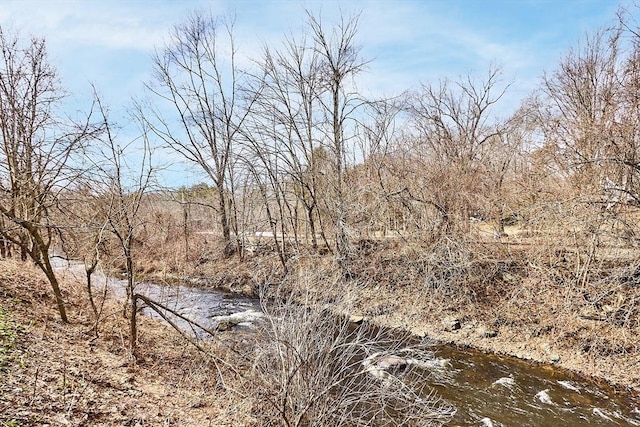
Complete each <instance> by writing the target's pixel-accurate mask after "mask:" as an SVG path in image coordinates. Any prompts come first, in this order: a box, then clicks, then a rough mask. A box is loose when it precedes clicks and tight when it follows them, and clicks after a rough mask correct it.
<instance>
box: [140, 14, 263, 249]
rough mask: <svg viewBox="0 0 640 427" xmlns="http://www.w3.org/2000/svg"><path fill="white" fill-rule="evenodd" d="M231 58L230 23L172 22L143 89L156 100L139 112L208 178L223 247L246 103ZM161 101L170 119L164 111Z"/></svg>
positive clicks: (206, 18) (204, 19)
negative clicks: (152, 79) (213, 190)
mask: <svg viewBox="0 0 640 427" xmlns="http://www.w3.org/2000/svg"><path fill="white" fill-rule="evenodd" d="M236 56H237V49H236V46H235V43H234V36H233V21H228V20H223V19H217V18H214V17H213V16H210V15H207V14H204V13H195V14H193V15H192V16H191V17H189V18H188V19H187V21H186V22H185V23H184V24H180V25H176V26H175V28H174V29H173V32H172V33H171V35H170V39H169V42H168V43H167V45H166V46H165V47H164V48H163V49H161V50H159V51H158V52H157V53H156V55H155V56H154V58H153V61H154V70H155V82H154V83H153V84H149V85H147V87H148V89H149V91H150V92H151V93H152V94H153V95H155V100H156V101H157V103H156V106H155V107H153V108H151V107H149V111H148V112H147V113H146V114H145V120H146V121H147V125H148V126H149V127H150V129H151V130H152V131H153V132H154V133H155V134H156V135H157V136H158V137H160V138H161V139H162V140H163V141H164V142H165V143H166V144H167V145H168V146H169V147H171V148H172V149H173V150H175V152H176V153H177V154H179V155H180V156H182V157H183V158H184V159H185V160H186V161H188V162H189V163H191V164H194V165H197V166H199V167H200V168H201V169H202V171H203V172H204V173H205V174H206V175H207V176H208V177H209V178H210V179H211V180H212V182H213V184H214V185H215V187H216V189H217V198H218V214H219V218H220V227H221V229H222V236H223V239H224V242H225V244H226V245H227V249H230V246H229V245H230V244H231V243H232V236H231V229H232V226H231V220H232V215H231V214H230V203H231V200H230V199H231V198H232V197H233V195H229V194H228V192H229V188H230V187H231V184H230V182H229V180H230V179H231V174H230V167H231V165H232V163H233V159H232V157H233V155H234V148H235V145H236V143H237V139H238V137H239V135H240V134H239V130H240V129H241V127H242V126H243V122H244V121H245V119H246V117H247V115H248V113H249V111H250V108H251V105H252V103H251V100H246V99H244V98H243V96H242V85H243V80H244V79H245V78H246V74H245V73H243V72H242V71H241V70H240V68H239V66H238V64H237V59H236ZM167 105H168V106H169V108H171V109H173V110H174V112H175V113H176V116H177V118H176V119H174V118H172V117H171V116H169V115H168V113H167V110H166V108H165V107H166V106H167Z"/></svg>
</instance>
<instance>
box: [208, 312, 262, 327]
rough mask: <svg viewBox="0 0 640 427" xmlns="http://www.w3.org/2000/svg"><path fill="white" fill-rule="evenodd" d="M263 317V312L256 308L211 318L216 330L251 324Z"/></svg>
mask: <svg viewBox="0 0 640 427" xmlns="http://www.w3.org/2000/svg"><path fill="white" fill-rule="evenodd" d="M263 317H264V313H262V312H260V311H256V310H247V311H242V312H240V313H233V314H229V315H228V316H215V317H213V318H212V319H211V320H212V321H213V322H214V323H215V324H216V330H218V331H227V330H229V329H231V328H232V327H234V326H236V325H240V324H252V323H255V322H257V321H258V320H260V319H262V318H263Z"/></svg>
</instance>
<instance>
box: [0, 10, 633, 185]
mask: <svg viewBox="0 0 640 427" xmlns="http://www.w3.org/2000/svg"><path fill="white" fill-rule="evenodd" d="M620 4H622V5H624V6H627V7H629V8H631V9H633V6H632V5H631V3H630V2H629V1H626V0H623V1H622V2H621V3H619V2H617V1H616V0H360V1H350V0H343V1H337V0H334V1H328V0H324V1H321V0H306V1H302V0H272V1H269V0H263V1H257V0H236V1H233V0H208V1H206V0H128V1H125V0H109V1H107V0H79V1H74V0H65V1H60V0H15V1H14V0H0V26H2V28H3V29H4V30H5V31H6V30H11V31H19V33H20V34H21V35H22V36H23V37H25V38H28V37H29V36H30V35H33V36H37V37H44V38H45V39H46V41H47V47H48V50H49V55H50V60H51V62H52V63H53V64H54V65H55V66H56V67H57V69H58V71H59V74H60V77H61V80H62V83H63V86H64V88H65V89H66V90H67V91H68V93H69V101H68V105H69V106H70V107H69V108H74V107H73V106H81V105H86V102H87V101H88V100H89V99H90V94H91V88H90V83H92V84H94V85H95V86H96V87H97V89H98V91H99V92H100V94H101V96H102V97H103V100H104V101H105V102H106V103H107V104H108V105H109V108H110V111H111V119H113V120H116V121H117V122H119V123H121V124H123V125H124V124H126V123H127V122H128V119H127V117H128V115H127V105H128V104H129V102H130V100H131V99H132V98H133V97H140V96H142V94H143V83H144V82H148V81H149V80H150V79H151V67H152V64H151V57H152V55H153V52H154V49H155V48H161V47H162V45H163V43H164V41H165V40H166V38H167V35H168V34H169V31H170V29H171V27H172V26H173V25H176V24H179V23H181V22H182V21H184V19H185V18H186V17H187V16H188V15H189V13H191V12H193V11H196V10H205V11H211V12H212V13H213V14H214V15H221V16H229V15H230V14H235V16H236V38H237V41H238V43H239V49H240V50H241V52H243V53H245V55H246V58H247V61H248V60H249V58H258V57H259V56H260V52H261V49H262V46H264V45H265V44H268V45H269V46H274V47H277V46H279V45H280V44H281V43H282V41H283V39H284V36H286V35H290V34H293V35H294V36H299V35H300V34H301V33H302V28H303V24H304V22H305V9H307V10H309V11H311V12H313V13H315V14H317V15H319V16H321V18H322V20H323V23H326V24H331V23H332V22H336V21H337V19H338V17H339V16H340V14H341V13H342V14H343V15H346V16H349V15H351V14H353V13H360V21H359V22H360V25H359V31H358V39H357V42H358V44H359V45H360V46H361V47H362V56H363V58H365V59H367V60H370V61H371V62H370V63H369V65H368V68H367V70H366V72H365V73H364V74H363V75H362V76H361V79H360V83H359V86H360V89H361V90H362V91H363V92H364V93H366V94H371V95H372V96H379V95H387V96H388V95H394V94H398V93H399V92H401V91H403V90H407V89H415V88H417V87H418V86H419V84H420V83H437V81H438V80H439V79H441V78H445V77H446V78H451V79H457V78H460V77H462V76H465V75H468V74H472V75H476V76H480V77H482V76H483V75H485V74H486V72H487V70H488V69H489V67H490V66H491V65H496V66H500V67H501V68H502V72H503V79H504V81H505V83H511V84H512V85H511V87H510V90H509V92H508V94H507V96H506V97H505V99H504V103H505V104H504V105H506V107H504V108H506V109H507V110H508V109H515V108H516V107H517V105H518V103H519V102H520V100H522V99H523V98H524V97H526V96H527V95H528V94H529V93H530V92H531V91H532V90H533V89H534V88H535V86H536V83H537V82H538V81H539V78H540V76H541V75H542V73H543V72H545V71H552V70H553V69H554V67H556V66H557V64H558V61H559V59H560V58H561V57H562V56H563V55H564V54H566V53H567V52H568V50H569V49H570V48H571V47H572V46H576V44H577V43H578V41H580V40H581V39H583V38H584V36H585V34H587V33H588V32H591V31H593V30H595V29H597V28H600V27H605V26H608V25H611V24H613V23H614V22H615V18H616V16H615V13H616V10H617V9H618V6H619V5H620ZM635 15H636V16H637V15H640V13H635ZM75 108H79V107H75ZM178 170H179V171H180V172H179V173H178V172H177V171H178ZM199 178H200V177H199V175H198V173H197V172H196V171H195V170H190V169H189V168H184V167H179V168H173V169H171V168H170V169H169V171H168V172H167V173H166V176H165V177H164V178H163V179H164V181H165V182H164V183H165V184H167V185H169V186H176V185H182V184H183V183H195V182H197V181H198V180H199Z"/></svg>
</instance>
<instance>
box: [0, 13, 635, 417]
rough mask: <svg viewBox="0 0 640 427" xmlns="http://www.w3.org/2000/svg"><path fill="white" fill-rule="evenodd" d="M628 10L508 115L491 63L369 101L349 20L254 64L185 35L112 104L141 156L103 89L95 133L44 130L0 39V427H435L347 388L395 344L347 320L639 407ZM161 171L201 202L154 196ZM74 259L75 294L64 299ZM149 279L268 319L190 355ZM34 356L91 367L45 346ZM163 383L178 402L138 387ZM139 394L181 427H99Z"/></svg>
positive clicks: (314, 28) (53, 117) (42, 85)
mask: <svg viewBox="0 0 640 427" xmlns="http://www.w3.org/2000/svg"><path fill="white" fill-rule="evenodd" d="M637 13H638V10H637V8H634V9H629V10H626V9H622V8H621V9H619V12H618V14H617V16H616V17H615V22H614V23H613V24H612V25H611V26H609V27H606V28H601V29H595V30H593V31H591V32H590V33H589V34H587V35H586V36H585V37H584V38H583V40H581V41H580V43H578V44H576V45H575V46H573V47H571V48H570V49H568V51H567V52H566V54H565V55H564V56H563V57H562V59H561V60H560V61H559V63H558V64H557V65H556V67H555V68H553V69H551V70H547V71H546V72H545V73H544V74H543V75H541V76H540V78H539V80H538V85H537V87H536V89H535V91H533V92H532V93H530V94H529V95H528V96H526V97H525V98H524V101H523V102H522V103H521V104H520V105H517V106H515V107H514V106H509V105H505V102H504V101H505V95H506V94H508V93H509V91H511V90H513V88H514V87H515V86H516V85H517V83H518V82H517V81H508V80H506V79H505V77H504V76H503V74H502V71H501V68H500V66H499V65H495V64H491V65H488V66H487V69H486V71H484V72H482V73H474V74H469V75H467V76H464V77H455V78H453V77H448V76H443V77H442V78H441V79H440V80H439V81H435V82H408V86H409V85H415V86H414V87H413V88H407V90H406V91H405V92H403V93H399V94H397V95H395V96H393V97H388V98H385V99H371V98H370V97H369V96H367V95H366V94H364V93H362V92H360V91H359V87H361V85H360V83H359V82H360V79H361V78H362V76H363V73H364V72H365V71H366V69H367V66H368V64H369V63H370V62H371V59H369V58H366V57H363V56H362V48H361V44H362V43H366V40H360V39H359V38H358V29H359V15H344V16H342V17H341V19H340V20H339V22H335V23H331V24H327V23H326V22H325V21H323V20H322V19H321V18H320V16H319V15H316V14H314V13H312V12H308V13H307V21H306V27H305V31H304V32H303V33H301V34H298V35H288V36H283V38H282V43H281V44H280V45H269V46H264V48H263V50H262V51H261V52H253V53H250V54H249V55H248V56H251V57H252V61H251V63H249V64H247V62H246V61H240V60H238V58H239V57H240V56H241V54H242V55H247V53H241V52H239V49H240V48H239V47H238V46H237V45H236V43H235V34H234V25H235V22H234V19H233V18H232V17H219V16H214V15H212V14H211V13H207V12H194V13H192V14H191V15H190V17H189V18H188V19H186V20H184V21H183V22H180V23H178V24H176V25H175V26H174V27H173V28H172V29H171V31H170V33H169V34H168V36H167V39H166V42H165V44H164V45H162V46H158V47H157V49H156V51H155V54H154V56H153V79H152V80H151V81H148V82H145V94H144V96H142V97H140V98H138V99H135V100H132V102H131V105H130V107H129V111H130V114H131V117H130V119H131V121H132V123H135V124H136V129H137V134H136V136H135V137H134V138H129V137H127V136H125V135H126V133H125V132H121V127H120V125H119V124H118V123H116V122H115V121H112V119H111V118H110V114H109V113H110V107H109V106H108V105H106V103H105V102H104V101H103V98H102V97H101V95H100V88H98V87H93V88H92V93H93V98H92V99H91V102H90V108H89V109H88V110H87V111H83V112H79V113H76V114H75V115H74V116H70V115H69V114H67V113H65V112H64V111H62V108H61V105H62V103H63V101H64V99H65V97H67V96H68V94H67V93H66V91H65V89H64V87H63V86H62V82H61V81H60V79H59V76H58V74H57V71H56V67H55V64H53V63H52V62H51V61H50V58H49V56H48V53H47V45H46V40H44V39H42V38H38V37H37V35H36V36H26V35H24V34H19V33H17V32H7V31H5V30H4V29H2V28H0V46H1V47H2V56H1V57H0V130H1V131H2V134H1V141H2V144H0V256H1V258H2V260H0V344H1V345H0V372H2V373H3V374H6V378H7V381H6V382H5V383H4V384H0V391H1V393H0V422H1V423H4V424H2V425H7V426H9V425H40V424H41V423H44V422H47V423H50V424H52V425H63V424H65V423H66V425H87V424H83V423H89V424H90V425H93V424H92V423H95V424H96V425H98V424H100V425H103V424H104V425H110V424H109V422H112V423H113V424H112V425H125V421H126V422H130V424H127V425H147V424H148V425H206V424H205V421H204V420H205V419H206V420H208V422H209V425H283V426H294V425H295V426H307V425H327V426H328V425H345V426H346V425H349V426H355V425H442V424H445V423H447V422H449V420H450V419H451V415H452V413H453V412H452V410H451V408H450V407H448V406H447V405H446V404H444V403H442V402H439V401H438V400H437V399H432V398H431V397H430V398H429V399H425V398H423V397H421V396H417V395H414V393H412V392H409V391H407V389H405V388H404V385H397V387H396V386H390V385H389V384H388V383H384V384H381V385H380V387H377V388H376V387H373V388H372V389H368V390H362V386H363V384H362V381H361V379H360V377H358V376H357V375H355V373H354V372H353V371H354V369H355V368H354V365H353V359H354V358H357V357H359V356H358V355H360V353H358V352H359V351H360V349H361V348H365V347H366V348H368V347H367V346H369V345H373V344H376V345H379V344H380V343H381V342H387V341H389V342H391V341H392V340H391V338H390V337H389V336H387V335H386V332H384V331H381V330H377V329H376V330H375V331H374V330H373V329H367V330H366V331H361V332H357V331H356V332H353V330H352V329H353V328H352V327H351V326H349V325H352V324H353V323H354V322H356V323H361V322H363V321H364V322H365V323H369V324H371V325H375V327H376V328H378V327H384V328H393V329H394V330H398V331H403V333H408V334H409V335H411V336H414V337H415V336H420V337H424V336H427V337H429V338H432V339H434V340H440V341H444V342H450V343H453V344H456V345H460V346H471V347H473V348H477V349H479V350H482V351H486V352H490V353H499V354H507V355H510V356H515V357H518V358H522V359H530V360H534V361H536V362H540V363H549V364H554V365H557V366H559V367H561V368H566V369H569V370H571V371H572V372H578V373H580V374H581V375H584V376H586V377H589V378H594V380H595V381H601V382H603V383H608V384H609V385H611V386H613V387H616V389H617V390H621V392H624V393H628V394H632V395H637V393H638V392H639V391H640V374H639V372H640V371H639V370H638V369H637V366H638V363H640V339H639V338H638V337H639V336H640V323H639V322H640V221H639V220H640V114H639V113H640V26H639V25H638V23H637V21H636V19H635V16H637ZM252 55H253V56H252ZM158 158H161V159H162V161H160V162H159V161H158ZM167 158H169V159H171V160H172V161H174V162H179V164H180V165H184V167H185V168H190V169H194V170H198V171H199V172H200V173H201V174H202V176H203V177H205V178H204V179H203V182H202V183H200V184H197V185H192V186H182V187H179V188H176V187H173V188H166V187H165V188H163V187H162V186H160V185H159V180H158V176H159V174H161V173H162V169H163V167H166V159H167ZM163 162H164V163H163ZM70 261H75V262H80V263H82V264H83V277H77V278H76V279H74V280H69V279H67V278H66V276H64V277H65V278H62V276H63V269H61V268H60V265H61V263H62V264H64V262H70ZM104 275H106V276H113V277H119V278H121V279H123V280H124V281H125V282H126V286H125V290H126V293H125V295H123V296H122V297H116V296H115V295H113V292H112V291H111V290H110V289H109V287H108V286H107V285H106V284H105V283H103V282H101V281H100V277H104ZM143 281H155V282H157V283H167V284H170V285H172V284H177V283H184V282H189V283H192V284H194V285H195V286H200V287H211V288H224V289H226V290H230V291H233V292H240V293H243V294H245V295H249V296H252V297H255V298H259V299H260V300H261V301H262V304H263V305H264V309H265V312H267V313H268V314H270V315H272V316H269V319H270V320H268V321H267V322H266V324H267V327H266V329H265V330H264V331H262V334H259V335H260V340H261V341H260V344H259V345H257V344H255V343H254V344H251V342H253V341H252V340H255V339H257V338H256V337H255V336H254V337H248V336H246V335H245V334H244V333H237V334H231V333H229V332H223V331H222V330H220V331H213V332H212V334H211V335H212V336H211V339H209V340H201V339H200V338H199V337H198V336H196V335H193V334H189V333H188V332H185V331H180V329H179V328H177V327H176V328H173V326H175V323H174V322H173V321H172V320H171V319H173V317H172V316H174V315H176V313H173V312H171V310H170V309H169V308H168V307H166V304H164V302H163V301H161V300H153V299H151V298H150V297H149V296H146V295H144V294H143V293H141V292H139V291H138V289H139V285H140V283H141V282H143ZM143 307H146V308H147V309H149V308H150V309H152V310H155V311H157V312H159V313H162V315H163V316H166V317H167V318H166V319H165V320H155V319H150V318H148V317H147V316H141V315H140V311H141V309H142V308H143ZM196 326H197V325H196ZM30 331H31V332H30ZM47 334H53V335H52V336H49V338H48V339H51V340H54V341H56V340H57V341H60V342H61V343H63V342H64V343H67V342H72V343H73V346H72V345H71V344H68V345H69V346H71V347H72V348H76V346H77V347H78V348H80V347H82V349H81V350H80V349H78V350H73V351H71V350H65V347H64V346H62V347H60V346H59V347H55V346H54V347H50V348H49V349H47V347H46V346H45V344H44V342H45V341H46V339H47V338H46V337H47V336H48V335H47ZM249 335H251V334H249ZM36 336H38V337H39V338H38V339H36V338H34V337H36ZM52 337H53V338H52ZM171 337H173V338H171ZM336 337H337V338H336ZM68 340H71V341H68ZM342 340H346V341H342ZM407 340H408V338H407ZM407 340H405V341H402V346H405V345H406V346H410V345H412V344H409V341H407ZM394 342H395V341H394ZM87 343H88V344H87ZM345 343H349V344H345ZM49 345H52V346H53V344H49ZM388 345H390V346H392V347H393V346H395V347H393V348H394V349H395V350H396V351H397V350H398V349H399V348H400V347H398V345H399V344H397V343H396V344H388ZM418 347H420V346H417V347H416V348H415V349H413V350H411V351H412V352H413V353H411V354H413V356H411V357H412V358H413V359H411V360H415V358H417V357H418V356H415V354H418V353H417V352H418V350H419V348H418ZM372 348H373V347H372ZM326 349H329V350H326ZM325 350H326V351H325ZM70 351H71V353H73V355H70V353H69V352H70ZM96 354H99V355H100V356H95V355H96ZM92 355H93V356H92ZM94 356H95V357H97V358H99V359H100V360H101V362H100V363H101V364H102V365H101V366H102V367H103V368H104V369H107V370H108V369H113V370H114V371H113V372H114V373H113V375H116V374H117V375H121V378H125V377H127V378H129V379H127V380H122V381H121V378H120V377H118V378H115V377H114V378H110V379H104V380H103V382H102V383H101V384H99V385H95V384H94V385H92V383H91V381H89V380H87V379H86V378H88V376H89V374H86V373H85V374H82V372H84V371H83V369H85V370H89V371H90V370H91V368H90V367H88V366H89V365H87V363H89V362H87V360H89V359H91V358H92V357H94ZM38 357H40V358H41V359H42V360H40V359H38ZM407 357H408V356H407ZM30 358H32V359H33V361H38V362H35V363H33V362H32V363H29V359H30ZM48 359H49V360H48ZM185 359H188V361H185ZM80 360H84V361H85V362H81V361H80ZM389 360H391V359H389ZM407 360H409V359H407ZM74 363H77V364H78V365H77V366H76V365H73V364H74ZM83 363H85V364H83ZM95 363H98V362H95ZM39 364H42V366H39ZM69 366H76V368H73V369H76V371H73V369H71V370H69V369H70V368H69ZM160 366H161V367H160ZM109 367H110V368H109ZM153 370H157V371H158V372H159V373H158V375H164V377H163V378H165V379H166V381H164V382H162V383H163V384H164V385H163V386H162V387H166V384H167V383H174V384H175V383H176V382H177V383H179V384H180V386H182V387H184V390H189V391H182V392H174V394H172V395H170V393H169V392H168V391H166V390H165V392H166V393H168V394H166V396H165V395H162V396H164V397H162V396H160V395H161V393H160V391H158V390H159V389H158V387H160V386H158V385H157V384H156V386H155V387H156V388H155V389H153V390H154V391H153V392H151V391H149V390H151V389H152V386H151V385H152V383H153V381H159V380H157V379H156V378H155V377H154V375H155V374H152V372H153ZM89 371H87V372H89ZM78 372H80V373H78ZM180 372H182V373H183V375H184V376H186V377H188V378H187V379H184V378H185V377H184V376H183V377H181V378H182V379H176V378H178V377H179V376H180V374H179V373H180ZM184 372H188V374H185V373H184ZM47 375H49V377H50V378H51V380H50V381H49V380H46V379H45V378H46V376H47ZM73 375H76V377H74V378H72V377H73ZM171 375H174V376H175V377H170V376H171ZM9 378H11V380H9ZM61 378H62V379H61ZM132 378H134V379H135V381H138V382H142V383H144V384H147V385H149V388H147V389H145V391H144V393H143V392H140V393H143V395H145V393H146V396H150V395H153V393H156V394H155V395H153V396H155V397H154V399H156V400H154V402H165V403H163V404H162V405H165V404H166V402H167V401H169V402H172V403H171V405H173V406H171V405H169V406H171V407H172V408H178V409H175V412H174V413H173V415H172V417H173V418H171V417H169V416H166V417H165V415H166V414H165V415H161V414H158V415H151V413H152V412H153V411H155V409H153V408H154V407H153V405H152V404H151V403H146V404H141V403H137V404H136V405H138V406H135V405H133V406H129V407H122V408H120V407H118V411H120V412H117V411H116V412H117V414H116V415H114V414H115V412H114V413H110V412H109V411H110V409H105V408H103V407H98V406H100V405H98V406H96V405H97V404H96V402H100V401H101V399H105V400H104V401H105V402H109V401H110V400H109V399H116V397H117V399H119V400H120V401H121V402H123V401H122V399H123V397H122V396H134V394H135V393H133V392H131V393H129V392H130V391H131V390H134V388H131V387H133V386H131V384H132V383H133V382H134V379H132ZM60 381H64V384H63V385H58V387H57V388H56V387H55V386H54V385H55V384H59V383H60ZM67 381H69V383H68V384H67ZM96 381H97V380H96ZM96 381H94V382H96ZM40 383H42V384H46V386H44V385H43V386H39V385H38V384H40ZM107 383H108V384H107ZM116 383H117V384H116ZM74 384H75V385H74ZM80 384H84V385H83V386H82V387H81V386H80ZM96 384H97V382H96ZM47 387H49V388H50V389H49V391H48V392H47V393H49V394H48V395H47V393H45V396H49V397H48V398H47V397H39V396H40V393H41V391H38V392H37V393H36V391H37V390H41V389H45V388H47ZM74 387H75V388H74ZM101 387H102V388H101ZM68 389H69V390H71V391H69V392H68V394H67V392H66V390H68ZM104 389H114V390H117V392H114V393H115V394H114V395H111V397H105V394H104V393H105V391H104ZM16 390H19V391H16ZM78 390H82V391H78ZM162 390H164V389H162ZM204 390H208V391H209V392H210V394H211V395H213V397H211V396H208V395H207V396H208V397H203V396H205V395H206V393H205V392H204ZM354 390H358V394H357V397H354V393H353V391H354ZM91 393H93V395H91V396H90V394H91ZM127 393H129V394H127ZM150 393H151V394H150ZM176 393H177V394H176ZM189 393H192V394H189ZM169 395H170V397H167V396H169ZM114 396H116V397H114ZM134 397H135V396H134ZM134 397H130V398H131V399H133V398H134ZM138 397H139V396H138ZM128 398H129V397H127V399H128ZM163 399H167V400H163ZM91 402H93V403H91ZM149 402H150V401H149ZM372 402H377V403H376V404H378V403H380V402H384V404H383V405H382V408H380V407H378V406H376V405H374V404H373V403H372ZM3 405H4V407H3ZM92 405H93V406H92ZM114 405H115V403H114ZM122 405H124V404H123V403H122ZM140 405H142V406H140ZM162 405H161V406H162ZM180 405H183V406H180ZM188 405H192V406H188ZM187 407H188V408H190V409H189V410H186V409H184V408H187ZM29 408H31V409H29ZM136 408H137V409H136ZM140 408H142V409H140ZM180 408H182V409H180ZM389 408H392V410H389ZM136 411H138V412H136ZM181 411H182V412H181ZM207 411H210V412H207ZM1 412H5V415H3V414H2V413H1ZM38 412H40V415H39V416H40V417H41V418H38V415H34V414H35V413H38ZM88 414H89V415H88ZM91 414H93V415H91ZM399 414H400V415H399ZM200 416H201V418H198V417H200ZM56 417H58V418H56ZM60 417H61V418H60ZM65 417H66V418H65ZM83 417H84V418H83ZM92 417H94V418H92ZM113 417H115V418H113ZM118 417H120V418H118ZM136 417H137V418H136ZM153 417H155V418H153ZM162 417H165V418H162ZM203 417H209V418H203ZM211 417H213V418H211ZM63 420H66V421H65V422H63ZM109 420H111V421H109ZM161 420H162V421H161ZM212 420H213V421H212ZM136 422H138V424H136ZM101 423H102V424H101ZM145 423H147V424H145ZM211 423H213V424H211ZM225 423H226V424H225Z"/></svg>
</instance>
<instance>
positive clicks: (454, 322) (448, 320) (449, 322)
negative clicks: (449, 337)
mask: <svg viewBox="0 0 640 427" xmlns="http://www.w3.org/2000/svg"><path fill="white" fill-rule="evenodd" d="M461 327H462V325H461V324H460V319H459V318H457V317H453V316H448V317H445V318H444V319H442V328H443V329H444V330H445V331H447V332H453V331H457V330H458V329H460V328H461Z"/></svg>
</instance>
